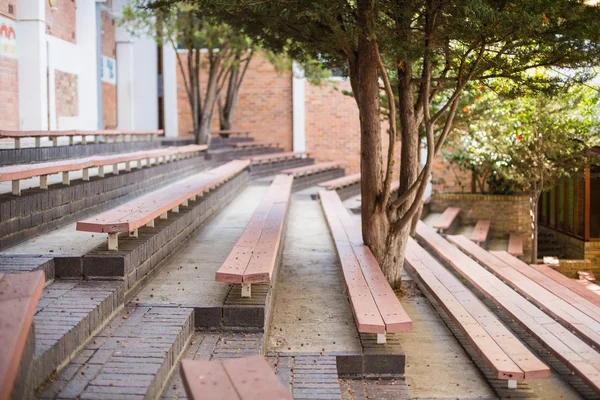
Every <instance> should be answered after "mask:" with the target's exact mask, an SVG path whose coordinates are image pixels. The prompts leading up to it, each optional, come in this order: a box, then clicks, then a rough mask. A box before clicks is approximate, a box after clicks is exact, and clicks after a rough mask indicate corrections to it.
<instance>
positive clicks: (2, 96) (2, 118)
mask: <svg viewBox="0 0 600 400" xmlns="http://www.w3.org/2000/svg"><path fill="white" fill-rule="evenodd" d="M11 11H12V14H11ZM15 15H16V0H0V27H1V26H3V25H7V23H8V24H10V25H11V27H12V21H14V20H15ZM3 21H6V22H3ZM16 34H18V32H15V38H16ZM11 37H12V35H11ZM18 70H19V62H18V59H16V58H12V57H7V56H4V55H2V52H0V129H6V130H18V129H19V86H18V84H19V74H18Z"/></svg>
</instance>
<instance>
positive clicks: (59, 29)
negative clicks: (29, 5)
mask: <svg viewBox="0 0 600 400" xmlns="http://www.w3.org/2000/svg"><path fill="white" fill-rule="evenodd" d="M44 3H45V4H46V33H48V34H49V35H52V36H54V37H57V38H59V39H62V40H66V41H67V42H71V43H77V36H76V33H75V21H76V14H75V8H76V7H75V0H56V8H55V9H52V7H50V2H49V1H48V0H45V1H44Z"/></svg>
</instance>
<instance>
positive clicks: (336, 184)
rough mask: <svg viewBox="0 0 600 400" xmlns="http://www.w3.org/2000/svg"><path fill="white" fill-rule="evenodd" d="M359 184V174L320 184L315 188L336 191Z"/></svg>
mask: <svg viewBox="0 0 600 400" xmlns="http://www.w3.org/2000/svg"><path fill="white" fill-rule="evenodd" d="M357 183H360V174H352V175H346V176H342V177H341V178H336V179H332V180H329V181H326V182H321V183H319V184H318V185H317V186H318V187H321V188H323V189H326V190H338V189H341V188H343V187H346V186H350V185H355V184H357Z"/></svg>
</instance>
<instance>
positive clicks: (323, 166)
mask: <svg viewBox="0 0 600 400" xmlns="http://www.w3.org/2000/svg"><path fill="white" fill-rule="evenodd" d="M342 167H343V164H342V163H341V162H339V161H329V162H322V163H317V164H312V165H306V166H304V167H297V168H288V169H284V170H282V171H281V173H282V174H285V175H292V176H294V177H299V176H303V175H310V174H314V173H317V172H321V171H327V170H330V169H336V168H342Z"/></svg>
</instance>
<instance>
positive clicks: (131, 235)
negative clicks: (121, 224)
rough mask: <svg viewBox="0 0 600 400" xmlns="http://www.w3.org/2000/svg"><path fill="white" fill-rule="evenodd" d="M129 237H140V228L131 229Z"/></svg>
mask: <svg viewBox="0 0 600 400" xmlns="http://www.w3.org/2000/svg"><path fill="white" fill-rule="evenodd" d="M129 237H134V238H136V237H138V230H137V229H134V230H132V231H129Z"/></svg>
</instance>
